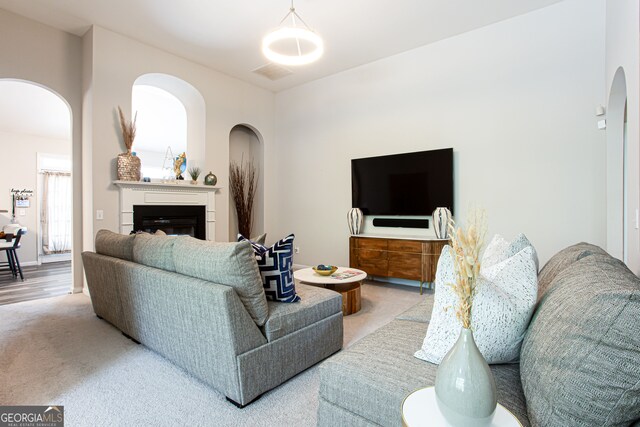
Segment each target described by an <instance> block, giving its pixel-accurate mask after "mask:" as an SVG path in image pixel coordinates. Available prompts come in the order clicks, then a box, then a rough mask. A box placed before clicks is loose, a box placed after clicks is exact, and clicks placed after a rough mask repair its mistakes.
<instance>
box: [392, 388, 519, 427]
mask: <svg viewBox="0 0 640 427" xmlns="http://www.w3.org/2000/svg"><path fill="white" fill-rule="evenodd" d="M402 425H403V426H404V427H450V426H451V425H450V424H449V423H448V422H447V421H446V420H445V419H444V416H443V415H442V414H441V413H440V409H438V404H437V403H436V389H435V388H434V387H426V388H421V389H419V390H416V391H414V392H413V393H411V394H410V395H409V396H407V397H406V398H405V399H404V401H403V402H402ZM491 427H522V424H520V421H518V419H517V418H516V417H515V416H514V415H513V414H512V413H511V412H509V410H508V409H507V408H505V407H504V406H502V405H501V404H499V403H498V407H497V408H496V413H495V415H494V416H493V422H492V423H491Z"/></svg>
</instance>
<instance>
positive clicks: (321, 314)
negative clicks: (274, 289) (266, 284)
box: [262, 284, 342, 341]
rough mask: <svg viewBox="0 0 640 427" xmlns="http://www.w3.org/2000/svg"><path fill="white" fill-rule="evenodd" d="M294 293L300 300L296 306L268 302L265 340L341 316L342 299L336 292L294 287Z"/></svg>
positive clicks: (315, 287)
mask: <svg viewBox="0 0 640 427" xmlns="http://www.w3.org/2000/svg"><path fill="white" fill-rule="evenodd" d="M296 293H297V294H298V295H299V296H300V298H301V301H299V302H298V303H296V304H290V303H284V302H277V301H267V304H268V305H269V317H268V318H267V321H266V322H265V324H264V325H263V326H262V331H263V332H264V335H265V336H266V337H267V340H269V341H275V340H277V339H278V338H282V337H283V336H285V335H289V334H290V333H292V332H294V331H297V330H298V329H302V328H304V327H306V326H309V325H311V324H313V323H316V322H318V321H320V320H322V319H324V318H327V317H330V316H331V315H333V314H336V313H340V314H342V298H341V297H340V294H338V293H337V292H334V291H330V290H328V289H324V288H320V287H317V286H309V285H304V284H297V285H296Z"/></svg>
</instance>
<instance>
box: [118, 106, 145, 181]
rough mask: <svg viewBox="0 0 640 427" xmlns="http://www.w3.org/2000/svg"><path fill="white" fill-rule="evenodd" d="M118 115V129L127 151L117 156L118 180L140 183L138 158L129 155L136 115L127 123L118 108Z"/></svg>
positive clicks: (134, 135) (134, 131) (131, 154)
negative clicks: (120, 130) (120, 131)
mask: <svg viewBox="0 0 640 427" xmlns="http://www.w3.org/2000/svg"><path fill="white" fill-rule="evenodd" d="M118 115H119V117H120V129H122V140H123V142H124V146H125V147H126V149H127V152H126V153H121V154H118V180H120V181H140V179H141V178H142V177H141V174H140V171H141V166H142V165H141V163H140V158H139V157H137V156H136V155H135V154H134V153H131V147H133V140H134V139H135V137H136V119H137V117H138V114H137V113H136V115H135V116H134V118H133V121H130V122H128V121H127V119H125V117H124V113H123V112H122V108H120V107H119V106H118Z"/></svg>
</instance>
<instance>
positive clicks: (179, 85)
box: [132, 73, 206, 179]
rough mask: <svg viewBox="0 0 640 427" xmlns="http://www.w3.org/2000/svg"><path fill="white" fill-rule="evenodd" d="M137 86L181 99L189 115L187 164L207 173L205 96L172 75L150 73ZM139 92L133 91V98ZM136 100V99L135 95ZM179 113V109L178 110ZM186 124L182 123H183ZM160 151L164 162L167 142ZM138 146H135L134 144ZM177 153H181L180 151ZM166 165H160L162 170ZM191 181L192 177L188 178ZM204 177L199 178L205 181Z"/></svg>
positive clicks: (175, 153) (139, 80)
mask: <svg viewBox="0 0 640 427" xmlns="http://www.w3.org/2000/svg"><path fill="white" fill-rule="evenodd" d="M133 86H134V88H135V87H136V86H148V87H154V88H158V89H160V90H162V91H165V92H168V93H169V94H170V95H172V96H173V97H175V98H177V99H178V100H179V101H180V102H181V103H182V105H183V106H184V110H185V112H186V150H185V151H186V153H187V165H188V166H199V167H200V168H202V170H203V172H204V167H203V166H204V163H205V149H206V148H205V147H206V144H205V141H206V140H205V137H206V135H205V130H206V105H205V102H204V97H203V96H202V94H200V92H199V91H198V90H197V89H196V88H195V87H193V86H192V85H191V84H190V83H188V82H186V81H184V80H182V79H180V78H178V77H175V76H171V75H169V74H163V73H148V74H143V75H141V76H140V77H138V78H137V79H136V80H135V81H134V83H133ZM134 94H135V93H134V92H132V95H134ZM132 97H133V96H132ZM132 104H134V105H135V100H132ZM176 111H177V110H176ZM135 112H136V110H135V107H134V108H133V109H132V114H135ZM180 122H182V120H180ZM159 145H162V146H157V147H156V150H155V151H157V152H158V153H161V154H160V156H161V157H162V159H164V154H165V153H166V149H167V145H166V144H165V143H162V144H159ZM134 147H135V143H134ZM176 151H177V150H176ZM173 154H174V156H177V155H178V154H180V153H179V152H175V151H174V152H173ZM153 157H154V159H153V161H154V162H158V161H159V160H157V159H156V155H154V156H153ZM141 160H142V163H143V165H144V161H145V160H144V158H143V157H142V156H141ZM161 166H162V165H160V167H161ZM185 178H186V179H188V177H185ZM202 178H203V176H201V177H200V178H199V179H202Z"/></svg>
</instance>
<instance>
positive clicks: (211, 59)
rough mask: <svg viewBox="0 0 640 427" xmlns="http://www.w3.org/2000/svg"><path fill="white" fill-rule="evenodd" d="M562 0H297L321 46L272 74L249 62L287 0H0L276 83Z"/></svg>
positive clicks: (62, 23)
mask: <svg viewBox="0 0 640 427" xmlns="http://www.w3.org/2000/svg"><path fill="white" fill-rule="evenodd" d="M560 1H561V0H517V1H514V0H399V1H393V2H392V1H382V0H348V1H345V0H297V1H296V2H295V6H296V10H297V12H298V13H299V14H300V15H301V16H302V18H303V19H304V20H305V21H306V23H307V24H308V25H309V26H310V27H311V28H313V29H314V30H315V31H317V32H318V33H319V34H320V35H321V36H322V37H323V39H324V41H325V54H324V56H323V57H322V58H321V59H320V60H319V61H318V62H316V63H313V64H311V65H306V66H303V67H297V68H293V67H292V70H293V74H291V75H289V76H287V77H284V78H283V79H281V80H277V81H271V80H269V79H267V78H265V77H263V76H260V75H256V74H254V73H252V72H251V70H253V69H255V68H257V67H259V66H262V65H264V64H266V63H267V61H266V60H265V59H264V58H263V56H262V54H261V52H260V41H261V39H262V37H263V36H264V35H265V34H266V33H267V32H268V31H269V30H270V29H272V28H273V27H275V26H277V25H278V23H279V22H280V20H281V19H282V18H283V17H284V15H285V14H286V13H287V11H288V8H289V0H208V1H195V0H185V1H175V0H109V1H104V0H28V1H20V0H0V8H3V9H7V10H10V11H13V12H15V13H18V14H21V15H24V16H27V17H30V18H32V19H35V20H37V21H40V22H43V23H46V24H49V25H52V26H54V27H56V28H59V29H62V30H65V31H68V32H71V33H73V34H77V35H79V36H81V35H83V34H84V33H85V32H86V31H87V29H88V28H89V27H90V25H91V24H96V25H99V26H101V27H104V28H107V29H109V30H112V31H115V32H117V33H121V34H124V35H126V36H129V37H131V38H133V39H137V40H139V41H142V42H144V43H146V44H149V45H152V46H156V47H159V48H161V49H164V50H166V51H168V52H172V53H174V54H176V55H180V56H182V57H184V58H187V59H190V60H192V61H195V62H198V63H201V64H204V65H206V66H209V67H211V68H213V69H216V70H219V71H222V72H224V73H226V74H228V75H231V76H235V77H237V78H239V79H241V80H244V81H247V82H250V83H253V84H256V85H258V86H261V87H264V88H266V89H270V90H273V91H279V90H283V89H287V88H291V87H293V86H296V85H299V84H302V83H305V82H308V81H311V80H315V79H318V78H322V77H325V76H328V75H331V74H334V73H337V72H340V71H343V70H347V69H349V68H353V67H356V66H358V65H362V64H365V63H368V62H372V61H375V60H377V59H380V58H384V57H387V56H391V55H394V54H397V53H400V52H404V51H407V50H410V49H413V48H416V47H419V46H423V45H425V44H428V43H431V42H434V41H437V40H441V39H444V38H447V37H451V36H453V35H456V34H460V33H464V32H467V31H470V30H473V29H476V28H480V27H483V26H486V25H489V24H492V23H495V22H498V21H501V20H504V19H507V18H510V17H513V16H517V15H521V14H524V13H527V12H530V11H533V10H535V9H539V8H542V7H545V6H548V5H551V4H554V3H558V2H560Z"/></svg>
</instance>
